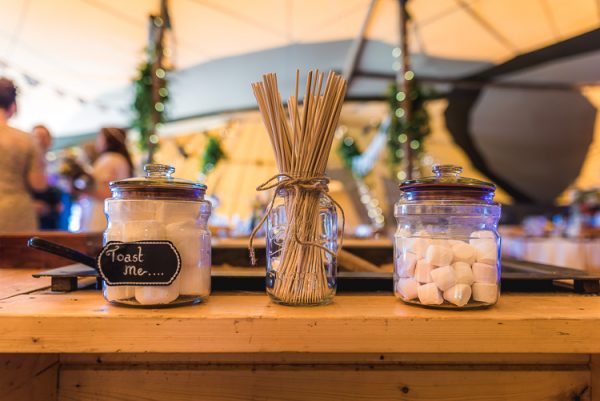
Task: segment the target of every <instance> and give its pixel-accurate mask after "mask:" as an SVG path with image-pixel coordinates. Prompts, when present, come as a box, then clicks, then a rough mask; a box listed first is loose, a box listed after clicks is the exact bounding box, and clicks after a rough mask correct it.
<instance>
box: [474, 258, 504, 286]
mask: <svg viewBox="0 0 600 401" xmlns="http://www.w3.org/2000/svg"><path fill="white" fill-rule="evenodd" d="M473 278H474V280H475V282H476V283H496V282H497V281H498V270H497V269H496V266H492V265H487V264H485V263H473Z"/></svg>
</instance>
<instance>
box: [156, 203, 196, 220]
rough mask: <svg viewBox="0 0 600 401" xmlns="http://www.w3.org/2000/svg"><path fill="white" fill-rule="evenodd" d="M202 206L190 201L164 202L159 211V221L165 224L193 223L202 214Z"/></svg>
mask: <svg viewBox="0 0 600 401" xmlns="http://www.w3.org/2000/svg"><path fill="white" fill-rule="evenodd" d="M201 208H202V204H201V203H200V202H189V201H181V202H179V201H169V202H162V203H161V204H160V207H158V210H157V219H158V220H159V221H161V222H163V223H164V224H169V223H184V222H190V223H193V222H194V221H195V220H196V219H197V218H198V216H199V214H200V209H201Z"/></svg>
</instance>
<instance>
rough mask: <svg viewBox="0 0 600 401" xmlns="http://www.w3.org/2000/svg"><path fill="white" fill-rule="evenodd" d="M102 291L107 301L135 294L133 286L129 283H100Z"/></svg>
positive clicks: (118, 299) (123, 298)
mask: <svg viewBox="0 0 600 401" xmlns="http://www.w3.org/2000/svg"><path fill="white" fill-rule="evenodd" d="M102 292H103V294H104V298H106V300H107V301H109V302H112V301H123V300H126V299H130V298H133V297H134V296H135V287H134V286H131V285H108V284H106V282H104V283H103V284H102Z"/></svg>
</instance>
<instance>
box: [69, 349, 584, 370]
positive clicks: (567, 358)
mask: <svg viewBox="0 0 600 401" xmlns="http://www.w3.org/2000/svg"><path fill="white" fill-rule="evenodd" d="M60 363H61V366H65V365H88V366H90V365H92V366H93V365H102V366H108V365H156V364H162V365H165V364H168V365H171V366H174V365H198V366H200V365H243V364H247V365H307V364H311V365H356V364H362V365H396V366H398V365H401V366H416V365H418V366H420V367H423V368H436V367H440V366H456V365H469V366H487V367H489V366H497V367H500V366H516V365H518V366H521V367H523V368H524V367H526V366H527V367H528V368H529V369H531V370H536V369H539V370H548V369H551V368H552V367H561V368H562V369H566V368H570V367H577V368H581V367H585V368H586V369H587V366H588V365H589V363H590V356H589V355H586V354H414V353H407V354H394V353H369V354H362V353H352V354H330V353H264V352H261V353H243V354H242V353H236V354H209V353H184V354H181V353H178V354H149V353H143V354H131V353H118V354H62V355H61V356H60Z"/></svg>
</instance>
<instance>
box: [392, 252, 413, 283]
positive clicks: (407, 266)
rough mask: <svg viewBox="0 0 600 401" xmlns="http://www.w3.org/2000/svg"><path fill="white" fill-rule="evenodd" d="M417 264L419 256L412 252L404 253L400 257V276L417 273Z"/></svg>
mask: <svg viewBox="0 0 600 401" xmlns="http://www.w3.org/2000/svg"><path fill="white" fill-rule="evenodd" d="M416 265H417V257H416V256H415V255H414V254H412V253H403V254H400V256H399V257H398V271H397V272H396V274H397V275H398V277H413V276H414V275H415V267H416Z"/></svg>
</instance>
